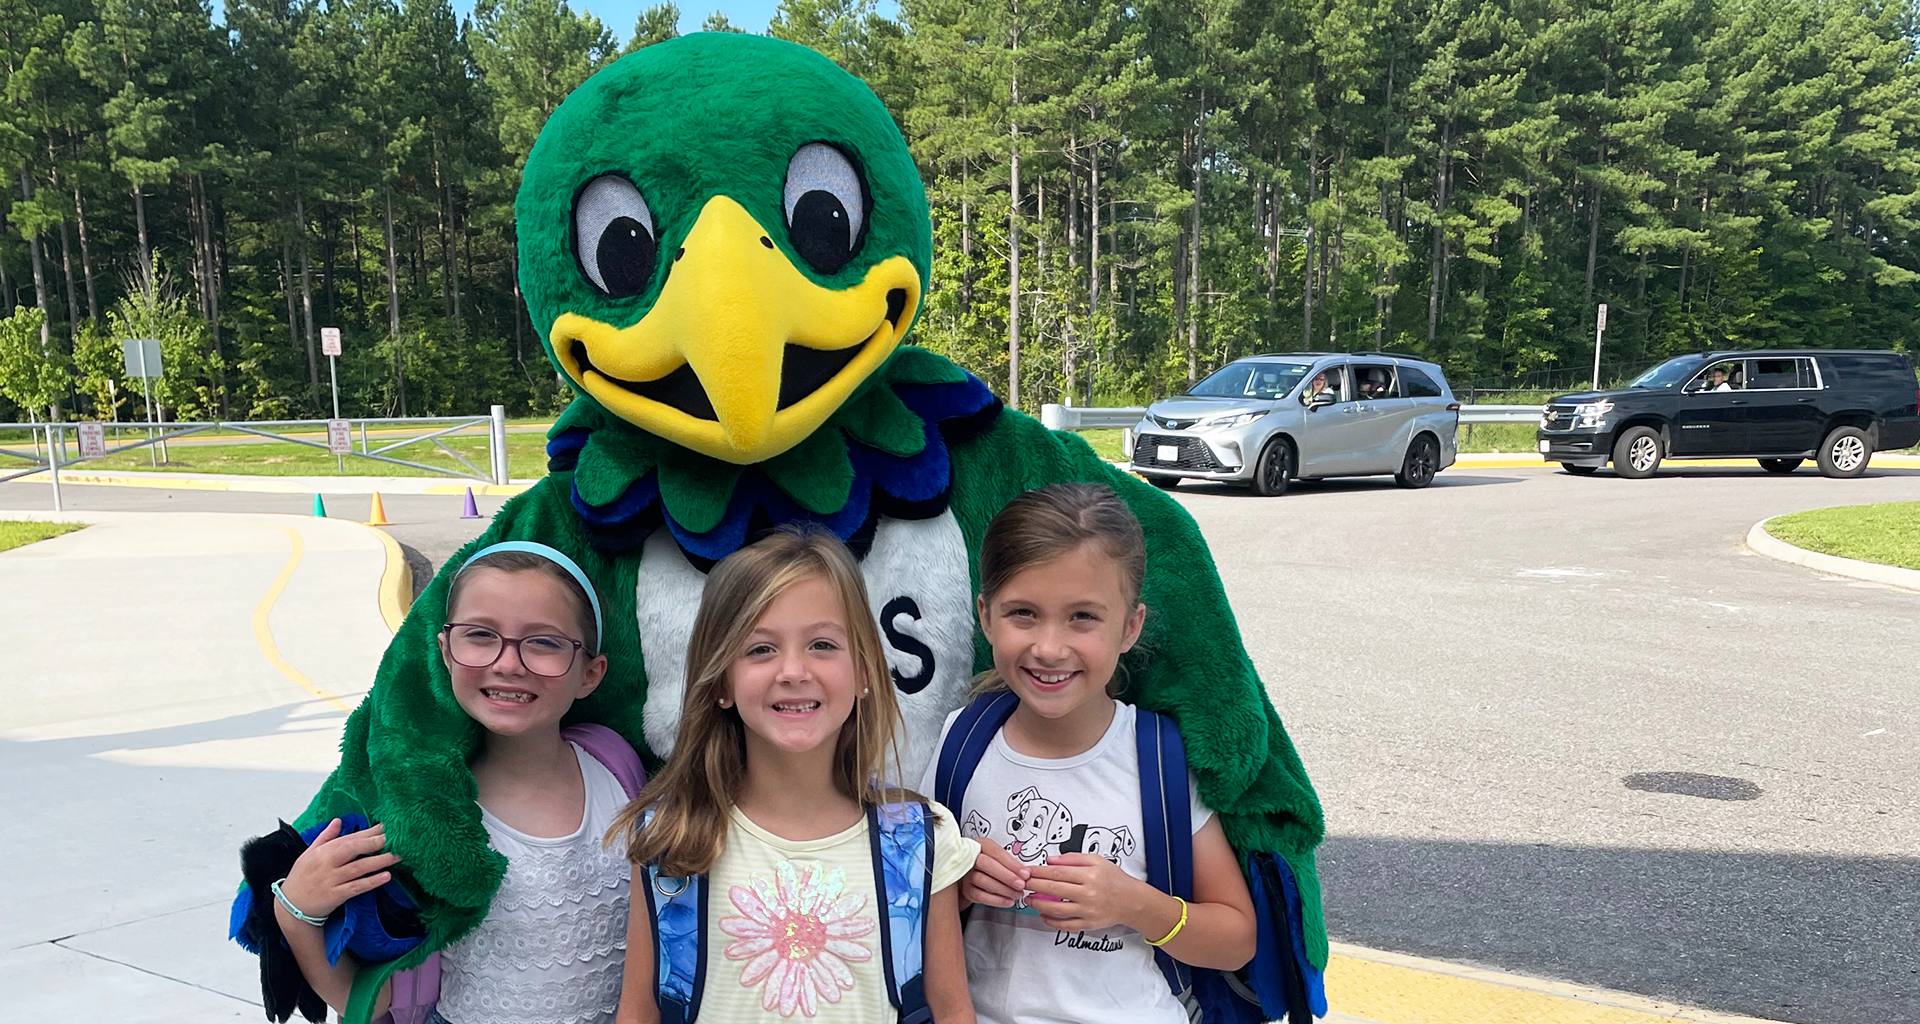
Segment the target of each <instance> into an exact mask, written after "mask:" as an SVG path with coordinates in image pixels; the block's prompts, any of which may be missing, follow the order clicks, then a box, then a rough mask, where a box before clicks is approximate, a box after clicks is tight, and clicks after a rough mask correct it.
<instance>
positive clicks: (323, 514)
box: [313, 494, 327, 519]
mask: <svg viewBox="0 0 1920 1024" xmlns="http://www.w3.org/2000/svg"><path fill="white" fill-rule="evenodd" d="M313 516H314V518H315V519H325V518H327V503H326V502H324V501H321V500H320V496H319V495H318V494H316V495H314V496H313Z"/></svg>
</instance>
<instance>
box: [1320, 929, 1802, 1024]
mask: <svg viewBox="0 0 1920 1024" xmlns="http://www.w3.org/2000/svg"><path fill="white" fill-rule="evenodd" d="M1331 946H1332V954H1333V955H1332V957H1331V958H1330V960H1331V962H1330V963H1328V965H1327V998H1328V1001H1329V1004H1330V1005H1329V1009H1330V1010H1331V1011H1332V1012H1330V1013H1329V1014H1328V1015H1327V1018H1326V1019H1327V1020H1328V1021H1331V1022H1340V1024H1347V1022H1364V1024H1663V1022H1687V1024H1778V1022H1775V1021H1771V1020H1766V1019H1764V1018H1759V1017H1744V1016H1740V1015H1738V1014H1729V1013H1719V1012H1716V1011H1713V1010H1703V1009H1699V1008H1696V1007H1691V1006H1685V1005H1682V1004H1679V1003H1671V1002H1667V1001H1665V1000H1661V999H1650V998H1648V997H1646V996H1640V995H1634V994H1632V993H1629V992H1616V991H1613V990H1610V989H1603V988H1595V987H1593V986H1589V985H1578V984H1573V983H1571V982H1562V981H1550V980H1547V979H1544V978H1535V977H1530V976H1527V975H1523V974H1512V973H1509V972H1506V971H1496V970H1489V969H1486V968H1479V967H1469V966H1466V965H1465V964H1456V963H1450V962H1448V961H1445V960H1432V959H1428V958H1426V957H1419V956H1408V955H1406V954H1403V953H1390V952H1387V951H1385V950H1379V949H1368V948H1366V947H1364V946H1353V945H1348V944H1347V943H1344V942H1335V943H1332V944H1331Z"/></svg>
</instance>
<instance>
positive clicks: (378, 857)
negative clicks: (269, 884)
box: [275, 818, 400, 928]
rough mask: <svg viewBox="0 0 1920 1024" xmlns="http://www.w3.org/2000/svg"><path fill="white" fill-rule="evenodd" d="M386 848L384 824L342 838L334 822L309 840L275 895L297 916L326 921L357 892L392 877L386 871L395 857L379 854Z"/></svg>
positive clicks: (370, 890) (338, 827)
mask: <svg viewBox="0 0 1920 1024" xmlns="http://www.w3.org/2000/svg"><path fill="white" fill-rule="evenodd" d="M386 845H387V831H386V826H384V825H375V826H373V827H372V828H369V829H364V830H362V831H359V832H355V833H354V834H352V835H350V836H344V837H343V836H341V835H340V819H339V818H335V819H333V820H332V821H330V822H328V823H327V827H326V828H324V829H322V830H321V831H320V834H319V835H317V836H314V837H313V843H312V845H310V846H308V847H307V852H305V853H303V854H301V855H300V857H299V859H297V860H295V861H294V862H293V869H292V870H291V871H288V872H287V880H286V881H284V882H282V883H280V892H281V893H282V894H283V895H285V896H286V897H287V901H288V902H289V903H292V904H293V905H294V906H296V907H299V908H300V910H301V912H302V913H304V914H307V915H309V916H311V917H326V916H327V915H329V914H331V913H333V912H334V911H336V910H338V909H340V906H341V905H342V904H344V903H346V902H347V901H348V900H350V899H352V898H354V897H355V896H358V895H360V894H361V893H363V892H372V891H373V890H375V889H378V888H380V887H381V886H383V885H385V884H387V882H388V881H389V880H391V879H392V877H393V875H392V873H391V872H389V871H388V870H387V869H388V868H390V867H392V866H394V865H395V864H398V863H400V857H399V855H398V854H392V853H381V852H380V851H381V850H382V849H384V848H385V847H386ZM275 909H276V911H284V910H285V909H286V908H285V907H278V908H275ZM288 916H290V915H288ZM280 926H281V927H282V928H286V927H288V923H287V921H285V920H282V921H281V922H280Z"/></svg>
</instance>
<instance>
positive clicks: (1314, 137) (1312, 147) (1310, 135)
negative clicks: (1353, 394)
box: [1300, 127, 1320, 352]
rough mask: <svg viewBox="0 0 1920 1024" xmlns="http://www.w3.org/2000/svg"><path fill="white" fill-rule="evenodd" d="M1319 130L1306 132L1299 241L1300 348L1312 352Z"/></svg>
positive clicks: (1318, 182) (1316, 128)
mask: <svg viewBox="0 0 1920 1024" xmlns="http://www.w3.org/2000/svg"><path fill="white" fill-rule="evenodd" d="M1319 164H1320V129H1319V128H1318V127H1314V128H1309V129H1308V130H1307V232H1306V236H1305V237H1304V238H1302V239H1301V244H1303V245H1305V246H1306V252H1305V254H1304V257H1303V258H1302V259H1301V260H1300V306H1301V311H1300V347H1301V348H1302V349H1305V350H1307V351H1309V352H1311V351H1313V290H1314V289H1313V201H1314V199H1316V198H1317V197H1316V196H1315V194H1314V193H1315V191H1316V190H1317V189H1319V187H1320V171H1319Z"/></svg>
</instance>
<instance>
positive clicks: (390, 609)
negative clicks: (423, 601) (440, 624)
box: [367, 526, 413, 633]
mask: <svg viewBox="0 0 1920 1024" xmlns="http://www.w3.org/2000/svg"><path fill="white" fill-rule="evenodd" d="M367 529H368V530H372V532H373V534H374V535H375V536H377V537H379V538H380V544H381V546H382V547H384V548H386V551H387V566H386V568H385V569H382V570H381V571H380V591H379V593H380V617H381V618H383V619H385V620H386V621H387V632H389V633H398V632H400V624H401V623H402V622H405V621H406V619H407V608H408V607H409V606H410V605H412V604H413V567H412V566H410V565H408V564H407V556H406V555H405V554H404V553H403V552H401V550H400V542H399V541H396V540H394V539H393V538H392V537H389V536H387V531H385V530H375V529H374V528H373V527H371V526H369V527H367Z"/></svg>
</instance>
